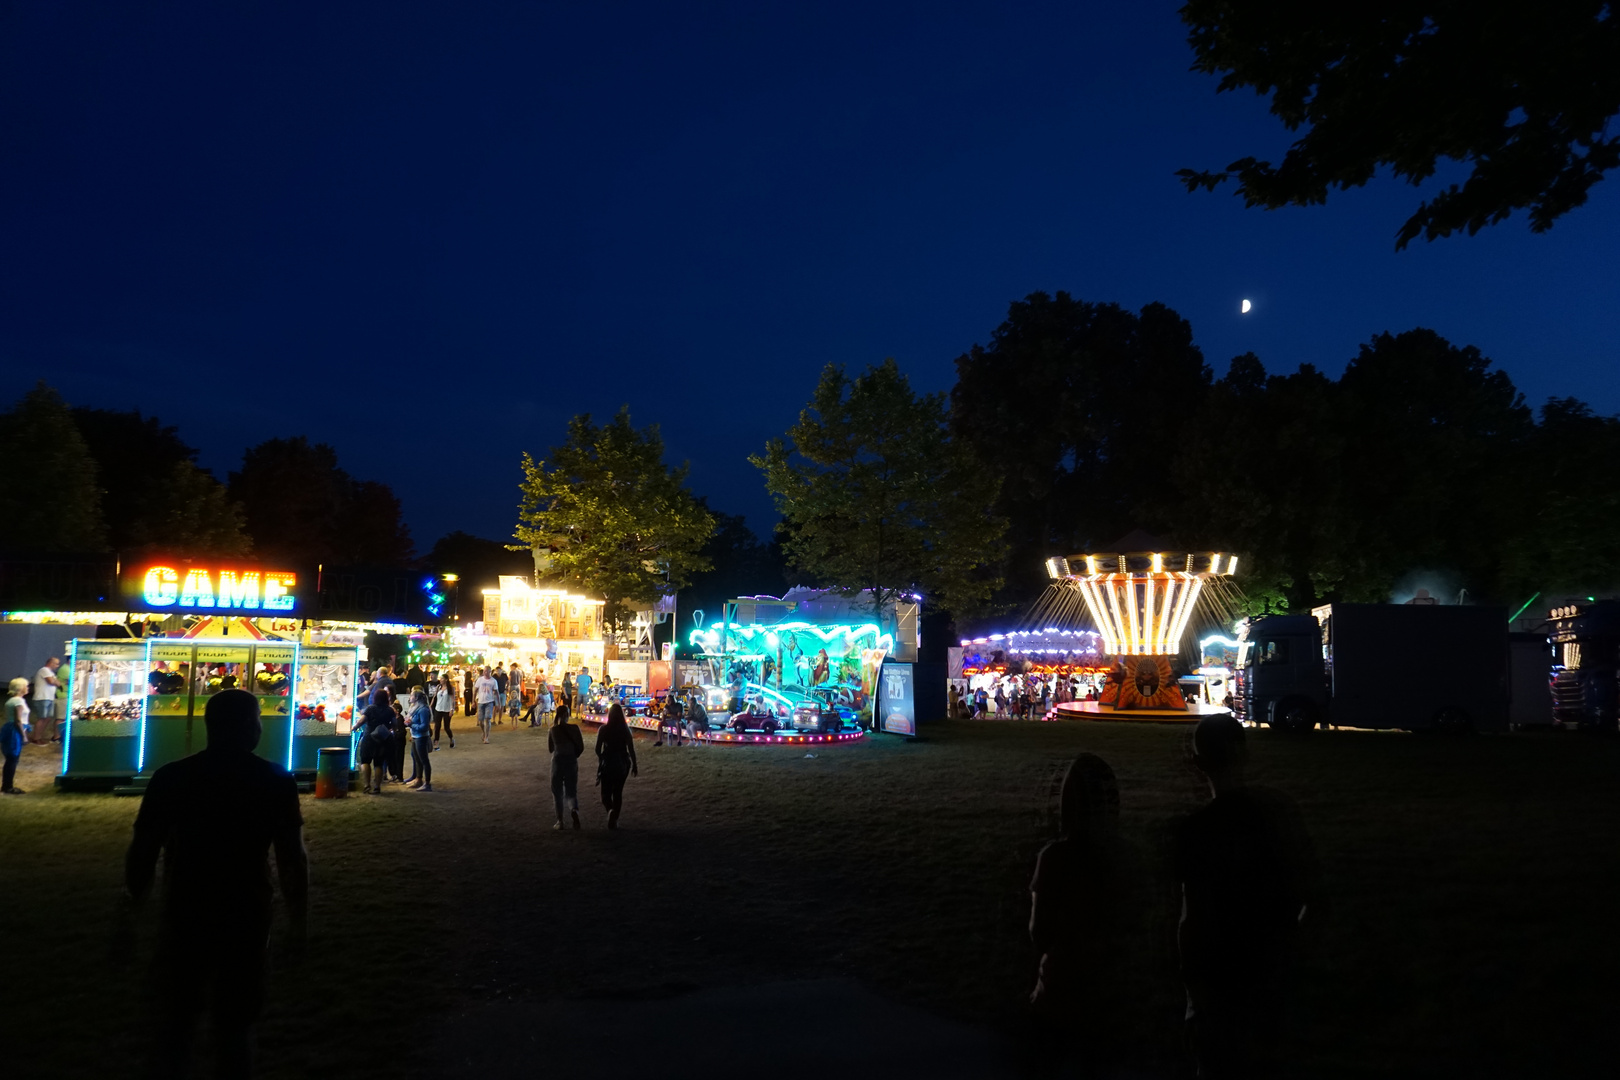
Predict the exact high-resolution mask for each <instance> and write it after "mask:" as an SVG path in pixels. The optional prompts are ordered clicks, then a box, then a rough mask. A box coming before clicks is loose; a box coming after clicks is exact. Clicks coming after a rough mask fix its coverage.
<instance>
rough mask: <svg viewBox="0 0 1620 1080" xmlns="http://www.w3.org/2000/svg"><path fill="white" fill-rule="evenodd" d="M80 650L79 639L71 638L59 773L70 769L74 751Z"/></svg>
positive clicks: (68, 647)
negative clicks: (74, 700)
mask: <svg viewBox="0 0 1620 1080" xmlns="http://www.w3.org/2000/svg"><path fill="white" fill-rule="evenodd" d="M78 651H79V642H78V639H76V638H74V639H71V640H69V641H68V643H67V665H68V697H67V715H66V716H64V717H62V770H61V773H59V774H58V775H63V774H65V773H66V772H67V769H68V757H69V755H71V754H72V753H73V690H74V686H73V683H74V681H75V680H77V679H78V677H79V661H78V656H77V654H78Z"/></svg>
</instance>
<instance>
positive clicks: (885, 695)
mask: <svg viewBox="0 0 1620 1080" xmlns="http://www.w3.org/2000/svg"><path fill="white" fill-rule="evenodd" d="M915 690H916V671H915V669H914V667H913V665H911V664H897V663H887V664H884V665H883V673H882V675H881V676H880V677H879V678H878V692H877V721H878V726H879V729H880V730H882V731H886V732H888V733H889V734H891V735H905V736H907V737H908V738H915V737H916V735H917V703H916V693H915Z"/></svg>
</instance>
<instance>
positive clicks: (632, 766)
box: [559, 701, 637, 829]
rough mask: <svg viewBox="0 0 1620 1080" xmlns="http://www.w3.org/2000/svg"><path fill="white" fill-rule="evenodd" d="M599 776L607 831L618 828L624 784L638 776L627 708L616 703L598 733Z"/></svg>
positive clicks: (634, 744)
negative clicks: (606, 819)
mask: <svg viewBox="0 0 1620 1080" xmlns="http://www.w3.org/2000/svg"><path fill="white" fill-rule="evenodd" d="M559 708H560V706H559ZM596 775H597V780H598V782H599V783H600V784H601V785H602V805H603V806H604V807H606V808H607V812H608V828H610V829H617V828H618V827H619V814H620V813H621V812H623V810H624V782H625V780H626V779H627V778H628V777H631V776H635V775H637V769H636V740H635V736H633V735H632V734H630V725H629V724H627V723H625V722H624V706H623V705H620V704H619V703H618V702H617V701H615V702H614V703H613V704H612V705H610V706H608V715H607V723H605V724H603V725H602V729H601V730H600V731H598V732H597V733H596Z"/></svg>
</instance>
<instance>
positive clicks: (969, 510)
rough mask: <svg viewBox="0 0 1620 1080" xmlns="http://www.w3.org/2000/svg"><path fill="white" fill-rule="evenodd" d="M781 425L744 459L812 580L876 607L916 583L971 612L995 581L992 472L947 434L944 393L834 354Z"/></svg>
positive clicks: (793, 555) (793, 560)
mask: <svg viewBox="0 0 1620 1080" xmlns="http://www.w3.org/2000/svg"><path fill="white" fill-rule="evenodd" d="M787 436H788V439H789V440H791V442H792V447H791V448H789V446H788V444H787V443H786V442H784V441H783V440H781V439H772V440H771V441H770V442H769V443H767V444H766V447H765V453H763V454H756V455H754V456H752V457H750V458H749V459H748V460H749V461H751V462H753V464H754V465H755V466H756V467H757V468H758V469H759V470H760V471H761V472H763V473H764V474H765V487H766V489H767V490H769V491H770V493H771V495H772V496H773V497H774V498H775V499H776V506H777V509H778V510H779V511H781V514H782V524H781V525H780V526H779V527H778V531H779V532H780V533H781V535H782V537H783V549H784V551H785V553H786V555H787V558H788V561H789V563H790V564H791V565H793V566H795V567H797V568H798V569H800V570H803V571H805V572H807V573H809V574H811V575H812V576H813V577H814V578H816V579H817V580H816V581H815V582H814V583H815V584H819V585H824V586H829V587H832V588H834V589H837V590H839V591H841V592H843V593H845V594H848V595H854V594H856V593H859V592H861V591H863V590H870V593H871V599H872V605H873V608H874V609H875V611H876V612H877V613H878V614H879V615H880V616H881V613H882V612H883V610H884V609H885V608H887V607H888V606H889V605H890V604H892V603H893V602H894V601H895V599H897V598H898V597H900V596H902V595H905V594H907V593H911V592H913V591H918V590H920V591H922V592H923V593H925V594H926V595H927V599H928V600H929V602H931V603H936V604H939V605H941V606H943V607H946V608H948V609H950V610H951V611H952V612H955V613H957V614H969V613H972V612H973V611H974V610H975V609H977V608H978V607H980V606H981V605H983V604H984V603H985V601H986V600H987V599H988V598H989V596H990V594H991V592H992V591H993V590H994V589H995V588H996V587H997V586H998V585H999V584H1000V582H999V580H997V579H996V577H995V575H994V568H996V567H999V565H1000V563H1001V554H1002V543H1001V537H1002V532H1003V530H1004V529H1005V527H1006V524H1005V522H1004V521H1003V520H1002V519H1001V518H1000V517H998V516H997V515H996V513H995V512H994V503H995V499H996V491H997V488H998V486H999V485H998V481H997V479H996V474H995V473H994V472H993V471H992V470H991V469H989V468H986V467H985V466H984V464H983V463H981V462H980V461H979V460H978V459H977V458H975V457H974V456H973V454H972V452H971V451H970V450H969V449H968V448H967V446H966V445H964V444H963V443H962V442H961V441H959V440H956V439H953V438H951V437H950V435H949V432H948V431H947V430H946V415H945V395H944V394H924V395H921V396H918V395H916V394H914V393H913V392H912V390H911V385H910V383H909V382H908V381H907V380H906V377H905V376H904V375H903V374H901V372H900V368H899V365H897V364H896V363H895V362H894V361H893V360H885V361H884V362H883V363H882V364H881V365H879V366H875V367H870V368H868V369H867V370H866V371H865V372H864V373H863V374H861V375H858V376H856V377H855V378H854V379H851V378H849V377H848V376H847V375H846V374H845V373H844V369H843V368H842V367H841V366H838V365H833V364H829V365H828V366H827V367H826V369H825V370H824V371H823V372H822V374H821V380H820V382H818V383H817V385H816V390H815V394H814V396H812V397H811V399H810V405H809V407H808V408H806V409H805V410H804V411H803V412H802V413H800V414H799V422H798V423H797V424H795V425H793V427H791V428H789V429H788V432H787Z"/></svg>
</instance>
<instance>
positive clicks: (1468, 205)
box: [1177, 0, 1620, 248]
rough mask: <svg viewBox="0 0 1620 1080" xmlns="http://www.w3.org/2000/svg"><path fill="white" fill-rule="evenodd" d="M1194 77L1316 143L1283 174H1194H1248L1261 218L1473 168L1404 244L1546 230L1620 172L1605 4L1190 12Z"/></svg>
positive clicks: (1271, 1)
mask: <svg viewBox="0 0 1620 1080" xmlns="http://www.w3.org/2000/svg"><path fill="white" fill-rule="evenodd" d="M1181 18H1182V21H1183V22H1185V23H1186V25H1187V26H1188V27H1189V29H1190V31H1191V32H1190V34H1189V37H1188V42H1189V44H1191V46H1192V48H1193V52H1194V55H1195V57H1196V60H1195V61H1194V64H1193V69H1194V70H1195V71H1201V72H1205V73H1207V74H1211V75H1219V76H1220V83H1219V86H1218V90H1220V91H1226V90H1237V89H1241V88H1244V87H1249V88H1252V89H1253V90H1254V91H1255V92H1256V93H1258V94H1260V95H1261V96H1263V97H1264V96H1268V95H1269V96H1270V98H1271V113H1272V115H1274V116H1276V117H1277V118H1278V119H1279V120H1281V121H1282V122H1283V125H1284V126H1285V127H1286V128H1287V129H1288V130H1289V131H1291V132H1294V131H1299V130H1301V129H1304V133H1303V134H1302V135H1301V136H1300V137H1299V138H1298V139H1297V140H1296V141H1295V142H1294V143H1293V144H1292V145H1291V146H1290V147H1289V149H1288V151H1287V153H1286V154H1285V155H1284V156H1283V159H1282V162H1281V163H1280V164H1277V165H1273V164H1272V163H1271V162H1270V161H1262V160H1260V159H1258V158H1256V157H1244V158H1240V159H1238V160H1237V161H1234V162H1232V163H1231V164H1230V165H1228V166H1227V167H1226V168H1225V169H1224V170H1221V171H1217V172H1209V171H1197V170H1193V169H1182V170H1181V171H1180V172H1179V173H1178V174H1177V175H1179V176H1180V177H1181V178H1182V180H1183V182H1184V183H1185V184H1186V185H1187V188H1188V190H1189V191H1193V190H1197V189H1199V188H1205V189H1210V190H1213V189H1214V188H1215V187H1216V186H1217V185H1219V184H1220V183H1222V182H1223V181H1225V180H1227V179H1229V178H1231V177H1234V176H1235V177H1236V178H1237V181H1238V185H1237V193H1238V194H1239V195H1241V196H1242V197H1243V199H1244V202H1245V203H1246V204H1247V205H1249V206H1262V207H1265V208H1266V209H1277V208H1278V207H1282V206H1289V205H1295V206H1309V205H1313V204H1319V203H1323V202H1325V201H1326V200H1327V196H1328V192H1329V191H1330V190H1332V189H1339V190H1344V189H1347V188H1352V187H1360V186H1362V185H1364V184H1366V183H1367V182H1368V181H1369V180H1371V179H1372V178H1373V176H1374V175H1375V174H1376V173H1377V172H1378V170H1380V169H1382V168H1386V167H1387V168H1389V169H1390V170H1392V171H1393V173H1394V175H1396V176H1397V177H1400V178H1401V179H1404V180H1406V181H1407V182H1409V183H1411V184H1413V185H1417V184H1421V183H1423V182H1424V181H1426V180H1428V179H1429V178H1430V177H1432V176H1434V175H1435V173H1436V170H1437V169H1439V168H1440V167H1441V165H1442V163H1443V162H1447V161H1450V162H1457V163H1460V164H1461V165H1463V166H1465V167H1466V168H1467V177H1466V179H1464V180H1463V181H1462V182H1461V183H1452V184H1449V185H1448V186H1446V187H1445V188H1443V189H1442V190H1440V191H1439V192H1438V193H1437V194H1435V195H1434V196H1433V197H1432V198H1431V199H1429V200H1428V201H1426V202H1423V203H1421V204H1419V206H1418V208H1417V211H1416V212H1415V213H1413V214H1412V216H1411V217H1410V218H1408V219H1407V220H1406V222H1405V224H1403V225H1402V226H1401V227H1400V230H1399V231H1398V233H1397V234H1396V245H1395V246H1396V247H1397V248H1404V247H1405V246H1406V245H1407V244H1408V243H1409V242H1410V241H1411V240H1413V239H1414V238H1416V237H1418V236H1422V237H1424V238H1425V239H1428V240H1433V239H1435V238H1437V237H1442V236H1450V235H1451V234H1452V233H1453V232H1456V231H1459V230H1464V231H1466V232H1468V234H1469V235H1473V234H1474V233H1477V232H1478V231H1479V230H1480V229H1482V228H1484V227H1485V226H1487V225H1494V224H1496V223H1497V222H1500V221H1502V220H1504V219H1506V218H1507V217H1509V216H1510V215H1512V214H1513V213H1514V212H1515V211H1518V210H1528V211H1529V219H1530V228H1531V229H1532V230H1534V231H1535V232H1544V231H1546V230H1547V229H1550V228H1551V227H1552V224H1553V222H1554V221H1556V220H1557V219H1558V218H1559V217H1561V216H1563V215H1564V214H1566V213H1568V212H1569V211H1571V210H1573V209H1574V208H1576V207H1578V206H1580V205H1581V204H1582V203H1584V202H1585V201H1586V199H1587V195H1588V193H1589V192H1590V190H1591V188H1592V185H1594V184H1596V183H1597V182H1598V181H1599V180H1601V179H1602V178H1603V175H1604V173H1606V172H1608V171H1609V170H1610V169H1613V168H1614V167H1615V166H1616V165H1617V164H1620V131H1613V132H1611V130H1610V121H1611V120H1612V119H1613V117H1614V116H1615V115H1616V113H1620V17H1617V16H1616V13H1615V10H1614V6H1613V4H1611V3H1609V2H1607V0H1560V2H1558V3H1552V4H1541V5H1537V6H1535V7H1533V8H1527V7H1526V6H1525V5H1523V4H1519V3H1511V4H1510V3H1507V2H1506V0H1384V2H1381V3H1376V4H1292V3H1280V2H1277V0H1189V2H1188V3H1187V4H1186V5H1185V6H1184V7H1183V8H1182V9H1181Z"/></svg>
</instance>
